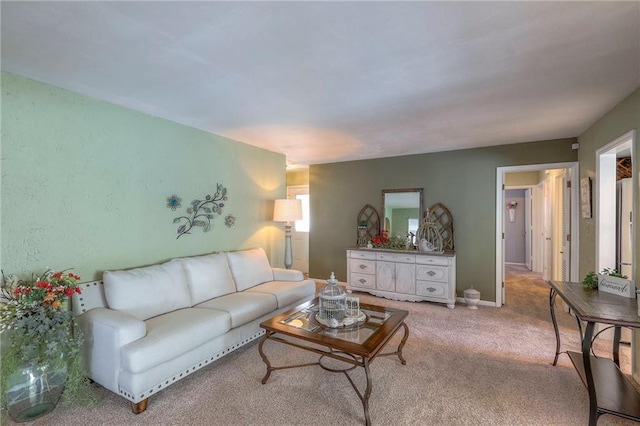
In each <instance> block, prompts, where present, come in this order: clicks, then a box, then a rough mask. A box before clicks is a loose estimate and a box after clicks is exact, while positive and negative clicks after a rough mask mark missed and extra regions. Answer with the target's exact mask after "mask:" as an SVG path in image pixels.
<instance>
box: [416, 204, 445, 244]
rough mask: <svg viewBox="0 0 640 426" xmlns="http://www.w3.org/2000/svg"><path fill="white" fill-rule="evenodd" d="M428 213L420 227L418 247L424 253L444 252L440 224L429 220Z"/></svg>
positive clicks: (417, 236)
mask: <svg viewBox="0 0 640 426" xmlns="http://www.w3.org/2000/svg"><path fill="white" fill-rule="evenodd" d="M428 217H429V215H428V213H427V214H426V215H425V219H424V220H423V221H422V224H421V225H420V227H419V228H418V233H417V235H416V238H417V240H418V247H419V248H420V251H421V252H423V253H442V252H443V251H444V250H443V245H444V242H443V239H442V234H441V233H440V230H439V229H438V226H437V225H436V224H435V223H433V222H431V221H429V219H428Z"/></svg>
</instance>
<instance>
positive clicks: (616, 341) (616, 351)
mask: <svg viewBox="0 0 640 426" xmlns="http://www.w3.org/2000/svg"><path fill="white" fill-rule="evenodd" d="M621 334H622V329H621V328H620V326H619V325H616V327H615V328H614V331H613V348H612V353H613V362H614V363H615V364H616V365H617V366H618V368H620V337H621Z"/></svg>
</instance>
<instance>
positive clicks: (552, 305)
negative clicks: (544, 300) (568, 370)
mask: <svg viewBox="0 0 640 426" xmlns="http://www.w3.org/2000/svg"><path fill="white" fill-rule="evenodd" d="M557 295H558V293H557V292H556V291H555V290H554V289H553V288H551V292H550V293H549V310H550V311H551V321H552V322H553V331H554V332H555V333H556V356H555V358H553V364H551V365H554V366H555V365H556V364H557V363H558V357H559V356H560V332H559V331H558V320H557V319H556V296H557Z"/></svg>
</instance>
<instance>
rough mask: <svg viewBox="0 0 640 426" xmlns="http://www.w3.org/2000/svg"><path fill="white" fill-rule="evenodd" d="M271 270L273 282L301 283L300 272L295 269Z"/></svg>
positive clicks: (301, 276)
mask: <svg viewBox="0 0 640 426" xmlns="http://www.w3.org/2000/svg"><path fill="white" fill-rule="evenodd" d="M271 269H272V270H273V280H274V281H302V280H303V279H304V276H303V275H302V272H300V271H296V270H295V269H284V268H271Z"/></svg>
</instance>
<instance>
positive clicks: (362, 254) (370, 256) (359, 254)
mask: <svg viewBox="0 0 640 426" xmlns="http://www.w3.org/2000/svg"><path fill="white" fill-rule="evenodd" d="M349 257H350V258H352V259H367V260H376V254H375V253H372V252H366V251H358V250H350V251H349Z"/></svg>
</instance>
